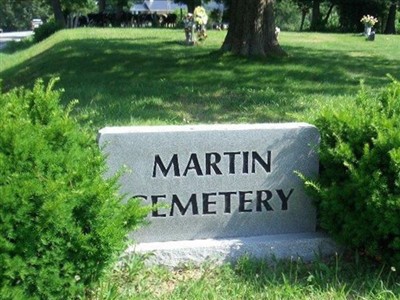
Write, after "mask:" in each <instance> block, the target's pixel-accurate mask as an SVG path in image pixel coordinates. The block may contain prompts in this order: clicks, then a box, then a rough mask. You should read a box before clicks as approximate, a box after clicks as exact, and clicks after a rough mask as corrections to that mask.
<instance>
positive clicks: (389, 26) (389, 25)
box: [385, 2, 397, 34]
mask: <svg viewBox="0 0 400 300" xmlns="http://www.w3.org/2000/svg"><path fill="white" fill-rule="evenodd" d="M396 11H397V3H396V2H391V3H390V8H389V14H388V18H387V21H386V28H385V33H386V34H396Z"/></svg>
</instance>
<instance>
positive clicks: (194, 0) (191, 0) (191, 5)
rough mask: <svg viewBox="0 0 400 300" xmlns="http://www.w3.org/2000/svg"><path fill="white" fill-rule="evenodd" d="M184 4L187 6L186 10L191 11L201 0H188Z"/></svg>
mask: <svg viewBox="0 0 400 300" xmlns="http://www.w3.org/2000/svg"><path fill="white" fill-rule="evenodd" d="M186 5H187V7H188V12H190V13H193V12H194V9H195V8H196V6H200V5H201V0H189V1H187V2H186Z"/></svg>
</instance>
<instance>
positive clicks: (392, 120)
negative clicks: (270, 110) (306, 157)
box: [306, 80, 400, 267]
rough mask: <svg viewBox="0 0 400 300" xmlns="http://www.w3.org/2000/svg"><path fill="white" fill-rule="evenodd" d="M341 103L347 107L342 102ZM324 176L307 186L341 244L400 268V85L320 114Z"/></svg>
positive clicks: (362, 95) (324, 222) (325, 224)
mask: <svg viewBox="0 0 400 300" xmlns="http://www.w3.org/2000/svg"><path fill="white" fill-rule="evenodd" d="M342 103H343V101H342ZM311 122H312V123H313V124H315V126H317V128H318V129H319V130H320V134H321V144H320V150H319V153H320V176H319V178H318V180H317V181H315V182H312V181H306V186H307V187H308V188H309V190H310V191H312V192H313V194H314V196H315V199H316V204H317V208H318V214H319V222H320V225H321V227H322V228H324V229H326V230H327V231H328V232H329V233H330V234H332V235H333V237H334V238H336V239H337V240H338V241H339V242H341V243H343V244H344V245H347V246H349V247H351V248H353V249H358V250H360V251H362V252H363V253H366V254H367V255H369V256H372V257H374V258H378V259H384V260H385V261H386V262H388V263H391V264H392V265H396V266H397V267H400V83H399V82H397V81H395V80H393V83H391V84H390V85H388V86H387V87H386V88H385V90H384V91H383V92H382V93H379V94H375V95H374V94H372V93H368V92H367V91H366V90H365V89H364V88H362V89H361V91H360V93H359V94H358V96H357V98H356V99H355V101H354V100H353V99H349V101H347V103H346V104H342V105H337V104H335V103H333V104H331V105H327V106H326V107H323V108H322V109H321V110H320V111H318V112H316V114H315V116H314V117H313V118H312V120H311Z"/></svg>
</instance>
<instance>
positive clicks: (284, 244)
mask: <svg viewBox="0 0 400 300" xmlns="http://www.w3.org/2000/svg"><path fill="white" fill-rule="evenodd" d="M338 251H339V248H338V247H337V245H336V244H335V243H334V242H333V241H332V240H331V239H330V238H328V237H327V236H326V235H325V234H323V233H296V234H280V235H264V236H256V237H243V238H232V239H202V240H189V241H172V242H153V243H140V244H137V245H131V246H130V247H129V248H128V249H127V250H126V251H125V254H124V255H128V256H129V255H130V254H133V253H139V254H151V255H149V257H148V258H147V260H146V262H147V263H148V264H149V265H164V266H167V267H177V266H182V265H188V264H192V265H200V264H202V263H205V262H208V263H209V262H211V263H215V264H222V263H235V262H236V261H237V260H238V259H239V258H240V257H243V256H248V257H250V258H254V259H266V260H271V261H273V260H276V259H278V260H279V259H291V260H297V259H301V260H302V261H312V260H315V259H316V258H320V257H327V256H331V255H334V254H335V253H337V252H338Z"/></svg>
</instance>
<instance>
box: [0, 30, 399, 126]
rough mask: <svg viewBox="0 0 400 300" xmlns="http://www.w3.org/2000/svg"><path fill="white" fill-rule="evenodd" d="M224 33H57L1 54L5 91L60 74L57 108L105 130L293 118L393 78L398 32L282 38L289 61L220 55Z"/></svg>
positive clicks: (0, 71)
mask: <svg viewBox="0 0 400 300" xmlns="http://www.w3.org/2000/svg"><path fill="white" fill-rule="evenodd" d="M225 34H226V32H219V31H210V32H209V38H208V39H207V40H206V41H205V42H204V43H203V44H201V45H199V46H196V47H187V46H185V45H184V44H183V40H184V34H183V31H182V30H168V29H164V30H163V29H93V28H87V29H86V28H84V29H78V30H65V31H61V32H58V33H56V34H55V35H54V36H53V37H51V38H49V39H47V40H45V41H43V42H41V43H39V44H37V45H35V46H33V47H31V48H29V49H27V50H23V51H20V52H16V53H14V54H7V53H6V52H3V53H0V62H1V63H0V78H2V80H3V84H2V85H3V89H5V90H8V89H10V88H12V87H17V86H21V85H24V86H31V85H32V84H33V82H34V80H35V79H37V78H39V77H41V78H43V79H45V80H47V79H48V78H50V77H52V76H59V77H60V78H61V80H60V82H59V84H58V86H59V87H60V88H64V89H65V94H64V96H63V99H64V102H65V103H67V102H68V101H70V100H71V99H75V98H76V99H78V100H79V101H80V104H79V106H78V111H79V112H81V113H82V115H83V116H86V117H87V118H88V119H90V120H91V121H92V122H93V126H95V127H97V128H99V127H103V126H105V125H128V124H186V123H241V122H251V123H256V122H281V121H293V120H301V119H302V118H303V115H304V114H306V113H307V111H308V109H310V108H312V107H315V105H317V104H318V103H323V102H325V101H338V102H339V101H348V99H349V97H343V96H348V95H355V94H356V93H357V91H358V90H359V87H360V81H362V80H363V81H364V82H365V85H366V86H367V87H371V88H373V89H375V88H379V87H381V86H383V85H385V84H387V83H388V82H389V81H390V80H389V79H388V78H387V77H386V74H391V75H392V76H393V77H395V78H397V79H399V78H400V68H399V65H400V36H389V35H377V37H376V41H374V42H367V41H366V40H365V38H364V37H362V36H360V35H355V34H319V33H290V32H282V33H281V34H280V35H279V41H280V44H281V45H282V47H283V48H284V49H285V50H286V51H287V53H288V57H285V58H274V59H260V58H251V59H247V58H238V57H234V56H232V55H229V54H221V53H219V52H218V49H219V48H220V46H221V44H222V42H223V40H224V37H225Z"/></svg>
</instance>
